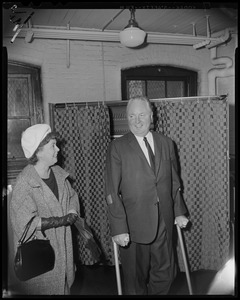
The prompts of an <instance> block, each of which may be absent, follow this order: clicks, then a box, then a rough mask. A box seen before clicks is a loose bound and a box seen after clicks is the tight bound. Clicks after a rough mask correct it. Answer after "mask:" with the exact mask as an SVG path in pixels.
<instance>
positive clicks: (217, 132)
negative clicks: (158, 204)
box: [153, 98, 230, 271]
mask: <svg viewBox="0 0 240 300" xmlns="http://www.w3.org/2000/svg"><path fill="white" fill-rule="evenodd" d="M153 103H154V106H155V108H156V114H157V118H156V119H157V122H156V131H158V132H162V133H163V134H165V135H167V136H169V137H171V138H172V139H173V140H174V142H175V144H176V146H177V150H178V155H179V161H180V172H181V179H182V183H183V191H184V193H183V196H184V200H185V202H186V204H187V207H188V210H189V213H190V217H191V223H192V226H191V228H190V230H189V231H184V239H185V243H186V248H187V255H188V259H189V264H190V267H191V270H192V271H194V270H199V269H210V270H211V269H212V270H218V269H219V268H220V267H221V266H222V265H223V263H225V261H226V259H227V258H228V255H229V239H230V233H229V230H230V228H229V193H228V190H229V181H228V178H229V169H228V133H227V132H228V104H227V101H226V99H225V100H214V99H208V100H207V99H201V98H200V99H191V100H190V99H187V98H185V99H184V100H182V101H176V100H175V101H174V100H171V99H169V100H166V101H165V100H163V101H154V102H153ZM177 252H178V258H179V266H180V269H184V268H183V262H182V256H181V254H179V253H181V251H180V250H179V249H178V251H177Z"/></svg>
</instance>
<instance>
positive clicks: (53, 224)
mask: <svg viewBox="0 0 240 300" xmlns="http://www.w3.org/2000/svg"><path fill="white" fill-rule="evenodd" d="M77 217H78V216H77V214H73V213H70V214H67V215H65V216H63V217H50V218H41V222H42V224H41V230H42V231H45V230H47V229H50V228H57V227H61V226H69V225H72V224H73V223H74V222H75V221H76V220H77Z"/></svg>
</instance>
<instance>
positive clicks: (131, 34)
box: [120, 8, 146, 48]
mask: <svg viewBox="0 0 240 300" xmlns="http://www.w3.org/2000/svg"><path fill="white" fill-rule="evenodd" d="M129 10H130V13H131V19H130V20H129V22H128V25H127V26H126V27H125V28H124V30H122V31H121V32H120V42H121V44H123V45H124V46H126V47H130V48H134V47H137V46H140V45H142V44H143V42H144V39H145V36H146V32H145V31H143V30H142V29H141V28H140V27H138V23H137V22H136V20H135V9H133V8H130V9H129Z"/></svg>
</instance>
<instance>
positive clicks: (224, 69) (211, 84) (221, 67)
mask: <svg viewBox="0 0 240 300" xmlns="http://www.w3.org/2000/svg"><path fill="white" fill-rule="evenodd" d="M210 51H211V62H212V64H213V65H215V66H217V68H213V69H210V70H209V71H208V89H209V95H216V78H217V77H230V76H234V68H233V60H232V59H231V58H230V57H227V56H223V57H218V58H217V48H216V47H214V48H211V49H210Z"/></svg>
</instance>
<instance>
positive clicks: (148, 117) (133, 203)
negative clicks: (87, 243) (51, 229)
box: [105, 97, 188, 295]
mask: <svg viewBox="0 0 240 300" xmlns="http://www.w3.org/2000/svg"><path fill="white" fill-rule="evenodd" d="M127 119H128V125H129V129H130V131H131V132H129V133H127V134H125V135H124V136H122V137H120V138H117V139H115V140H114V141H113V142H112V143H110V145H109V149H108V153H107V161H106V173H105V183H106V199H107V204H108V216H109V222H110V229H111V235H112V237H113V240H114V241H115V242H116V243H117V244H118V245H120V246H121V247H120V258H121V264H122V270H123V282H124V294H127V295H147V294H148V295H166V294H167V293H168V291H169V289H170V286H171V284H172V282H173V279H174V277H175V275H176V268H175V264H174V255H173V248H172V233H173V227H174V222H176V223H177V224H178V225H179V226H180V227H181V228H183V227H186V225H187V223H188V218H187V217H186V216H185V214H186V213H187V209H186V207H185V204H184V202H183V199H182V197H181V190H180V180H179V176H178V174H177V161H176V156H175V153H174V145H173V142H172V140H171V139H170V138H168V137H166V136H164V135H162V134H160V133H157V132H152V131H150V126H151V123H152V121H153V112H152V107H151V103H150V101H149V100H148V99H147V98H146V97H137V98H133V99H130V100H129V102H128V105H127ZM144 137H146V138H147V141H148V144H146V142H145V141H144V140H143V138H144ZM149 144H150V147H151V149H152V152H153V158H151V156H152V155H151V154H149V152H148V148H147V147H149ZM149 151H151V150H149ZM152 159H153V161H152Z"/></svg>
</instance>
